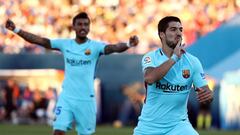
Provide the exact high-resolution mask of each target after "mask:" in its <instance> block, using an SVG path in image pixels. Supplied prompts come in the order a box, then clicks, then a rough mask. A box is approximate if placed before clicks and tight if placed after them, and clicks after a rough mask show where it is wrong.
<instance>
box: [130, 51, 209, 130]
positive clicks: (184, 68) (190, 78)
mask: <svg viewBox="0 0 240 135" xmlns="http://www.w3.org/2000/svg"><path fill="white" fill-rule="evenodd" d="M168 59H169V58H168V57H167V56H166V55H165V54H164V53H163V51H162V50H161V49H158V50H155V51H151V52H149V53H147V54H146V55H144V56H143V59H142V68H143V72H144V71H145V69H146V68H148V67H158V66H160V65H161V64H163V63H164V62H165V61H167V60H168ZM193 84H194V85H195V86H196V87H202V86H205V85H207V81H206V79H205V77H204V72H203V68H202V65H201V63H200V62H199V60H198V59H197V58H196V57H194V56H192V55H191V54H189V53H187V52H186V53H184V54H183V55H182V56H181V59H180V60H179V61H178V62H177V63H175V64H174V65H173V66H172V67H171V68H170V70H169V71H168V72H167V74H166V75H165V76H164V77H163V78H162V79H161V80H159V81H157V82H155V83H153V84H147V85H146V90H147V92H146V100H145V103H144V105H143V109H142V112H141V115H140V117H139V123H138V126H137V128H136V129H135V130H143V131H144V132H145V133H146V134H161V133H160V132H161V131H160V130H161V129H167V128H169V129H170V127H172V126H175V125H176V124H177V123H179V122H180V121H183V120H188V115H187V101H188V96H189V92H190V90H191V87H192V85H193ZM139 126H140V127H139ZM144 129H145V130H144ZM158 131H160V132H158ZM162 133H163V132H162ZM163 134H164V133H163Z"/></svg>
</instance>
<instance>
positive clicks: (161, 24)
mask: <svg viewBox="0 0 240 135" xmlns="http://www.w3.org/2000/svg"><path fill="white" fill-rule="evenodd" d="M169 22H180V23H181V20H180V19H179V18H178V17H176V16H166V17H164V18H162V19H161V20H160V21H159V23H158V34H160V32H165V31H166V29H167V27H168V23H169Z"/></svg>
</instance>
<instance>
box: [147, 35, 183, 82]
mask: <svg viewBox="0 0 240 135" xmlns="http://www.w3.org/2000/svg"><path fill="white" fill-rule="evenodd" d="M181 42H182V41H181V39H180V40H179V41H178V44H177V45H176V47H175V48H174V53H173V55H172V56H171V57H170V58H169V59H168V60H167V61H165V62H164V63H163V64H161V65H160V66H158V67H148V68H146V69H145V72H144V80H145V82H146V83H148V84H152V83H154V82H156V81H158V80H161V79H162V78H163V77H164V76H165V75H166V74H167V72H168V71H169V70H170V68H171V67H172V66H173V65H174V64H175V63H176V62H177V61H178V60H179V59H180V57H181V55H182V54H183V53H184V52H185V51H184V49H183V47H184V46H182V45H181Z"/></svg>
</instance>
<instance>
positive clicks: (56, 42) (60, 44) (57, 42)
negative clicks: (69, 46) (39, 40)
mask: <svg viewBox="0 0 240 135" xmlns="http://www.w3.org/2000/svg"><path fill="white" fill-rule="evenodd" d="M50 43H51V47H52V48H54V49H59V50H61V51H63V50H64V44H65V43H66V39H51V40H50Z"/></svg>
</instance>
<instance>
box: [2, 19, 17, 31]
mask: <svg viewBox="0 0 240 135" xmlns="http://www.w3.org/2000/svg"><path fill="white" fill-rule="evenodd" d="M5 27H6V28H7V29H9V30H11V31H13V30H14V29H15V28H16V25H15V24H14V22H13V21H12V20H10V19H8V20H7V21H6V24H5Z"/></svg>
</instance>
